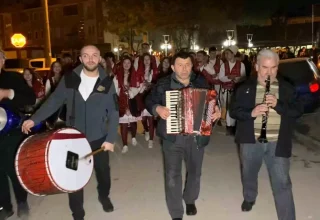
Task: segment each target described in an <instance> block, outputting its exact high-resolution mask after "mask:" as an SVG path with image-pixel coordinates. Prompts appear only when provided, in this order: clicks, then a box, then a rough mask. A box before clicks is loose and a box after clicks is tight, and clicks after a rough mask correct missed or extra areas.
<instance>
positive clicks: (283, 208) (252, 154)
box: [240, 142, 296, 220]
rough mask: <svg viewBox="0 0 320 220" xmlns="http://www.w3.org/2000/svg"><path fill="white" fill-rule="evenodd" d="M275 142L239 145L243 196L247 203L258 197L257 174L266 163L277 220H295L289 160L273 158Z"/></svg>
mask: <svg viewBox="0 0 320 220" xmlns="http://www.w3.org/2000/svg"><path fill="white" fill-rule="evenodd" d="M276 145H277V142H270V143H267V144H261V143H256V144H241V154H240V155H241V161H242V183H243V196H244V199H245V200H246V201H248V202H253V201H255V200H256V198H257V195H258V173H259V170H260V168H261V165H262V162H263V161H264V162H265V163H266V166H267V169H268V173H269V177H270V183H271V188H272V191H273V196H274V201H275V205H276V210H277V214H278V219H279V220H295V219H296V216H295V207H294V201H293V195H292V184H291V179H290V175H289V170H290V159H289V158H283V157H277V156H275V150H276Z"/></svg>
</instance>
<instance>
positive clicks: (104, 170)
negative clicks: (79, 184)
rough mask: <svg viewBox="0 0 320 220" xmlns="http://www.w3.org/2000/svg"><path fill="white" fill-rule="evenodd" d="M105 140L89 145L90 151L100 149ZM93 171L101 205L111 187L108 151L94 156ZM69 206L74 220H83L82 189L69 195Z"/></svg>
mask: <svg viewBox="0 0 320 220" xmlns="http://www.w3.org/2000/svg"><path fill="white" fill-rule="evenodd" d="M104 140H105V138H102V139H99V140H96V141H93V142H91V143H90V146H91V149H92V150H93V151H94V150H97V149H98V148H100V147H101V145H102V143H103V142H104ZM93 159H94V170H95V173H96V178H97V182H98V187H97V189H98V195H99V199H100V200H101V202H102V203H103V202H104V201H105V200H107V199H108V197H109V193H110V187H111V180H110V167H109V153H108V151H103V152H100V153H98V154H96V155H94V158H93ZM69 206H70V209H71V211H72V215H73V217H74V218H75V219H83V218H84V216H85V211H84V209H83V189H82V190H79V191H77V192H75V193H69Z"/></svg>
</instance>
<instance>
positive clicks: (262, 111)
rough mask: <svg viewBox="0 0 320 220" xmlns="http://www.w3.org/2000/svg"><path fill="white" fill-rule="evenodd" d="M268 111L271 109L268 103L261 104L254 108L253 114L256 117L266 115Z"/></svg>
mask: <svg viewBox="0 0 320 220" xmlns="http://www.w3.org/2000/svg"><path fill="white" fill-rule="evenodd" d="M267 111H269V108H268V106H267V104H260V105H257V106H256V107H255V108H254V109H253V110H252V112H251V116H252V117H254V118H256V117H257V116H259V115H266V112H267Z"/></svg>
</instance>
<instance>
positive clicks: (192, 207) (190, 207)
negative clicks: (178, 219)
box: [186, 204, 197, 215]
mask: <svg viewBox="0 0 320 220" xmlns="http://www.w3.org/2000/svg"><path fill="white" fill-rule="evenodd" d="M186 206H187V207H186V208H187V211H186V213H187V215H196V214H197V207H196V205H195V204H187V205H186Z"/></svg>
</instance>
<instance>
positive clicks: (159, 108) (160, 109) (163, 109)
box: [156, 105, 170, 120]
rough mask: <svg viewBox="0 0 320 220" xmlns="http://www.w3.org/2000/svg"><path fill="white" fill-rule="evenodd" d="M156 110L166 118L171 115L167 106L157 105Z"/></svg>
mask: <svg viewBox="0 0 320 220" xmlns="http://www.w3.org/2000/svg"><path fill="white" fill-rule="evenodd" d="M156 112H157V113H158V115H159V116H160V117H161V118H162V119H163V120H166V119H167V118H168V117H169V116H170V111H169V109H168V108H167V107H164V106H160V105H159V106H157V108H156Z"/></svg>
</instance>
